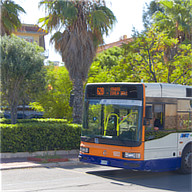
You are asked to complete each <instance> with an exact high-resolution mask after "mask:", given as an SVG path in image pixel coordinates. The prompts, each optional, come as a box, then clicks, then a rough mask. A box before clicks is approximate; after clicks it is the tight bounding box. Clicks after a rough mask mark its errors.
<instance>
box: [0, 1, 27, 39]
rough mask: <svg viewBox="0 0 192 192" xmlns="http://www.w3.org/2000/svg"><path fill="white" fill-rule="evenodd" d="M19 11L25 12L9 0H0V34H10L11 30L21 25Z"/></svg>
mask: <svg viewBox="0 0 192 192" xmlns="http://www.w3.org/2000/svg"><path fill="white" fill-rule="evenodd" d="M19 13H25V10H24V9H23V8H22V7H21V6H20V5H18V4H16V3H14V1H11V0H4V1H3V0H1V2H0V21H1V30H0V35H2V36H3V35H5V34H7V35H10V34H11V33H12V31H13V30H16V29H17V28H19V27H21V22H20V20H19Z"/></svg>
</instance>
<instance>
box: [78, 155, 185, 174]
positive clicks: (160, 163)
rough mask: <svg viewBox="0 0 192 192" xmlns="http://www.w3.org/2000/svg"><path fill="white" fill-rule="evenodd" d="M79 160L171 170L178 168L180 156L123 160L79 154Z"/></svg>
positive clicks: (128, 167)
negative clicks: (145, 159)
mask: <svg viewBox="0 0 192 192" xmlns="http://www.w3.org/2000/svg"><path fill="white" fill-rule="evenodd" d="M79 160H80V161H81V162H85V163H91V164H97V165H104V166H111V167H119V168H124V169H132V170H141V171H154V172H160V171H172V170H176V169H178V168H180V165H181V158H169V159H156V160H147V161H137V160H134V161H133V160H132V161H131V160H126V159H125V160H123V159H115V158H107V157H100V156H92V155H85V154H79Z"/></svg>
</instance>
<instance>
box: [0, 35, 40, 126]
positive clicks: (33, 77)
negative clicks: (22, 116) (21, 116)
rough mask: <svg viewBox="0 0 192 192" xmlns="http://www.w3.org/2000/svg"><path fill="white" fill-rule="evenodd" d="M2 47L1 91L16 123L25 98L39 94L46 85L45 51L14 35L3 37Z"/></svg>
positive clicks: (0, 42)
mask: <svg viewBox="0 0 192 192" xmlns="http://www.w3.org/2000/svg"><path fill="white" fill-rule="evenodd" d="M0 46H1V86H2V87H1V89H2V93H3V97H4V98H5V100H6V101H7V102H8V104H9V107H10V108H11V120H12V123H16V118H17V106H18V104H19V102H21V101H22V99H23V98H24V96H26V95H27V94H32V93H36V92H38V90H39V89H40V88H41V87H42V86H41V85H42V84H43V83H44V80H43V74H42V67H43V59H44V58H43V56H41V54H40V53H41V52H43V49H42V48H40V47H39V46H37V45H36V44H31V43H28V42H27V41H25V40H23V39H21V38H19V37H16V36H14V35H12V36H10V37H8V36H3V37H2V39H1V41H0Z"/></svg>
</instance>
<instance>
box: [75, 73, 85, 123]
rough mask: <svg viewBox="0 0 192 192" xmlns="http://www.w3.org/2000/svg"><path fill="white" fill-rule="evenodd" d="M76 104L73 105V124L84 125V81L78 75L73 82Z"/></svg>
mask: <svg viewBox="0 0 192 192" xmlns="http://www.w3.org/2000/svg"><path fill="white" fill-rule="evenodd" d="M73 91H74V103H73V123H78V124H81V123H82V112H83V80H82V78H81V76H80V75H77V76H76V78H74V80H73Z"/></svg>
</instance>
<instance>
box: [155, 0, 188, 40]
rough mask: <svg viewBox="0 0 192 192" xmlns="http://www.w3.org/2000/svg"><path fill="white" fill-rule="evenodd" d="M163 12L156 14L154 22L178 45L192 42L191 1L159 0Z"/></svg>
mask: <svg viewBox="0 0 192 192" xmlns="http://www.w3.org/2000/svg"><path fill="white" fill-rule="evenodd" d="M159 3H160V5H161V6H162V9H163V10H164V11H159V12H157V14H156V16H155V20H156V22H157V24H158V25H159V27H160V28H161V29H163V30H167V31H168V32H169V34H170V36H171V37H173V38H177V39H178V41H179V43H182V42H184V41H186V42H188V41H192V0H161V1H160V2H159Z"/></svg>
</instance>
